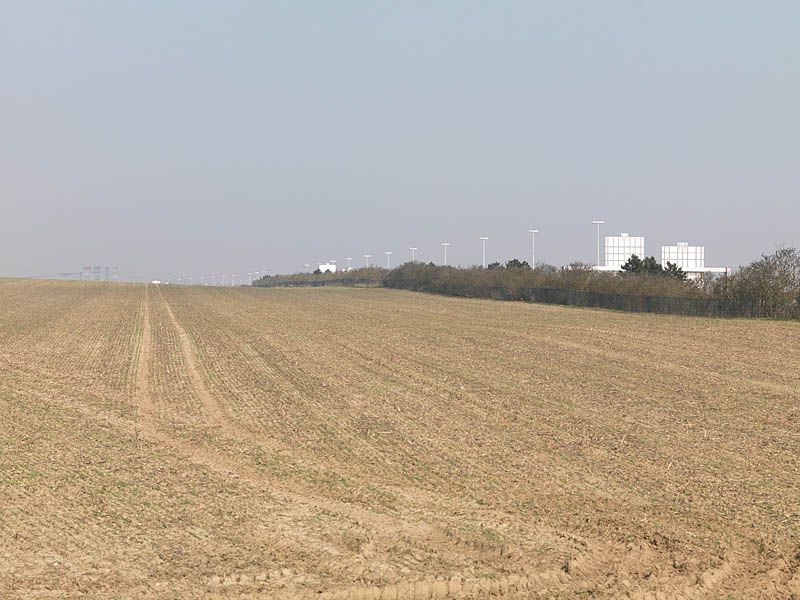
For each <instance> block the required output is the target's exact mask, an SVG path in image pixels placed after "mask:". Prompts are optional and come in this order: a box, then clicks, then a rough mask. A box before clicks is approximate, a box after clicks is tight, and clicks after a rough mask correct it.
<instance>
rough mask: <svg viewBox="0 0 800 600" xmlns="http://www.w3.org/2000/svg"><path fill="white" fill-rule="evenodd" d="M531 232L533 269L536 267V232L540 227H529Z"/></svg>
mask: <svg viewBox="0 0 800 600" xmlns="http://www.w3.org/2000/svg"><path fill="white" fill-rule="evenodd" d="M528 233H530V234H531V270H533V269H535V268H536V234H537V233H539V230H538V229H528Z"/></svg>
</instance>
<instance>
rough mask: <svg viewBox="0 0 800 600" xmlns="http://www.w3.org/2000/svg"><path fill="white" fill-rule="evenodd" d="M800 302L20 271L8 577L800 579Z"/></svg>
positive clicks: (782, 592) (752, 591)
mask: <svg viewBox="0 0 800 600" xmlns="http://www.w3.org/2000/svg"><path fill="white" fill-rule="evenodd" d="M798 482H800V325H799V324H798V323H787V322H770V321H745V320H710V319H695V318H682V317H672V316H663V315H638V314H625V313H614V312H605V311H599V310H590V309H570V308H562V307H555V306H542V305H526V304H521V303H502V302H493V301H483V300H462V299H455V298H444V297H436V296H429V295H423V294H414V293H411V292H402V291H393V290H383V289H333V288H324V289H224V288H201V287H174V286H152V285H151V286H144V285H125V284H113V285H112V284H107V285H106V284H81V283H67V282H43V281H37V282H32V281H22V280H0V597H2V598H6V597H10V598H14V597H19V598H62V597H78V596H80V597H88V598H128V597H130V598H185V597H210V598H217V597H218V598H231V597H247V598H287V599H294V598H397V599H405V598H453V599H468V598H485V597H492V596H495V597H505V598H530V597H547V598H559V597H562V598H572V597H576V596H578V597H598V598H603V597H613V598H616V597H629V598H675V597H681V598H800V483H798Z"/></svg>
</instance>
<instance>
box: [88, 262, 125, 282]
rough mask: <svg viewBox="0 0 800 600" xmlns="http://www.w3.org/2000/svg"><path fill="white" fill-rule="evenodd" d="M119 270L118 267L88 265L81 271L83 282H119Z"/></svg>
mask: <svg viewBox="0 0 800 600" xmlns="http://www.w3.org/2000/svg"><path fill="white" fill-rule="evenodd" d="M118 280H119V269H118V268H117V267H109V266H101V265H94V266H92V265H87V266H85V267H83V271H81V281H118Z"/></svg>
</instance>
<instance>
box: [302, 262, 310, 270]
mask: <svg viewBox="0 0 800 600" xmlns="http://www.w3.org/2000/svg"><path fill="white" fill-rule="evenodd" d="M303 266H304V267H305V268H306V271H310V270H311V265H310V264H309V263H303Z"/></svg>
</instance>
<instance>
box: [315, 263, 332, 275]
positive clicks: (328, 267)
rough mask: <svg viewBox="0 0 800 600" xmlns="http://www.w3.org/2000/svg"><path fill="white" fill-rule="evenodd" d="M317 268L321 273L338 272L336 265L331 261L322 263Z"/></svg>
mask: <svg viewBox="0 0 800 600" xmlns="http://www.w3.org/2000/svg"><path fill="white" fill-rule="evenodd" d="M317 268H318V269H319V272H320V273H336V265H335V264H333V263H330V262H327V263H320V264H319V266H318V267H317Z"/></svg>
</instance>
